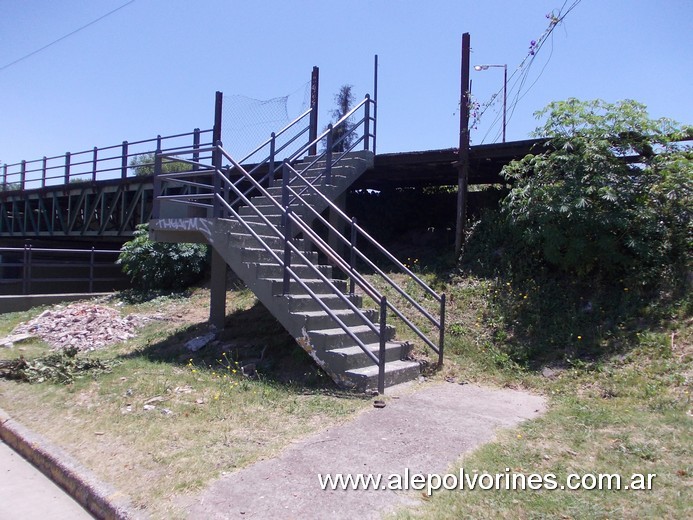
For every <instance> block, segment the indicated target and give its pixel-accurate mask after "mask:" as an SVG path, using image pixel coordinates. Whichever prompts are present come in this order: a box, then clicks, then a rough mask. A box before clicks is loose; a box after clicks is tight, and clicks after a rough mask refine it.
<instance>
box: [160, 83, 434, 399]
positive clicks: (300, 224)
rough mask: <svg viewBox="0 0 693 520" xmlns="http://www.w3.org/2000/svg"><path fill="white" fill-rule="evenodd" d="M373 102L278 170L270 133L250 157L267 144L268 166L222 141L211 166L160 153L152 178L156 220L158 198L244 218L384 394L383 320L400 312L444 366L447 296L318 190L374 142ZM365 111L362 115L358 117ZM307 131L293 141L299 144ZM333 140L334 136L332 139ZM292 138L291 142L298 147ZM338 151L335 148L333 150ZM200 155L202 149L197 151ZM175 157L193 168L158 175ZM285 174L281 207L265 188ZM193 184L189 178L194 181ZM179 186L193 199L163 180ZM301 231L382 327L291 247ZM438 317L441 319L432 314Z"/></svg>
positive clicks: (364, 104)
mask: <svg viewBox="0 0 693 520" xmlns="http://www.w3.org/2000/svg"><path fill="white" fill-rule="evenodd" d="M372 105H374V102H373V101H372V100H371V99H370V98H369V97H368V96H366V97H365V99H364V100H363V101H361V102H360V103H359V104H358V105H357V106H356V107H354V108H353V109H352V110H351V111H350V112H349V113H348V114H346V115H345V116H344V117H343V118H341V119H340V120H339V121H337V122H336V123H335V124H334V125H330V126H328V128H327V130H325V131H324V132H323V133H322V134H320V135H319V136H318V137H317V138H316V139H315V140H313V141H310V142H306V143H305V144H304V145H303V146H300V147H299V148H298V149H297V150H296V151H295V152H294V153H293V154H292V155H290V156H289V157H288V158H285V159H284V160H283V161H282V163H281V166H280V167H276V152H277V151H276V149H275V148H274V146H273V145H274V142H275V138H276V134H273V135H272V136H271V137H270V139H268V140H267V141H266V142H265V143H263V145H261V146H260V147H258V149H256V150H255V151H254V152H253V153H257V151H258V150H259V149H261V148H262V147H263V146H267V147H268V148H269V150H270V153H269V155H268V157H267V159H266V160H265V161H263V162H262V163H260V164H258V165H255V166H254V167H253V169H251V170H249V171H247V170H246V169H245V167H244V166H243V165H242V164H241V161H236V160H235V159H234V158H233V157H232V156H231V155H229V154H228V152H226V151H225V150H224V148H223V147H222V146H221V143H217V145H216V146H213V147H209V148H208V149H204V150H202V152H203V153H211V155H212V157H213V163H215V164H212V165H209V164H206V163H203V162H200V161H198V160H195V159H188V158H186V157H185V156H186V155H189V154H190V153H191V150H188V151H179V153H178V154H176V155H170V154H166V153H164V152H160V153H157V172H158V173H157V174H156V176H155V211H154V218H156V217H157V216H158V211H159V207H160V201H162V200H167V201H170V202H177V203H182V204H186V205H193V206H198V207H203V208H207V209H208V210H211V215H212V216H213V217H215V218H217V217H220V218H232V219H234V220H237V221H239V222H240V223H241V224H242V225H243V227H244V228H245V229H246V231H248V233H249V234H251V235H252V236H253V237H254V238H255V239H256V240H257V241H258V243H259V244H260V245H261V246H262V247H263V248H264V249H265V250H266V251H267V252H268V253H269V254H270V256H271V257H272V258H273V260H274V261H275V262H276V264H277V265H279V266H281V267H282V269H283V273H284V290H285V292H286V291H288V287H289V284H290V281H291V280H294V281H295V282H296V283H297V284H298V285H300V286H301V287H302V289H303V290H304V291H306V293H308V294H309V295H310V296H311V297H312V298H314V299H315V300H316V301H318V303H319V304H320V306H321V308H322V309H323V310H324V311H325V312H326V313H327V314H328V315H329V316H330V317H331V318H332V319H333V320H334V322H335V323H336V324H337V325H338V326H339V327H340V328H341V329H342V330H344V332H345V333H346V334H347V335H348V336H349V337H350V338H351V339H352V340H354V341H355V342H356V344H357V345H358V346H359V347H360V348H361V349H362V350H363V351H364V352H365V354H366V355H367V356H368V357H369V358H370V359H371V360H372V361H373V362H374V363H375V364H377V365H378V367H379V377H378V386H379V390H380V391H383V390H384V371H385V356H384V349H385V340H386V326H387V323H386V320H387V311H388V309H389V310H390V311H391V312H393V313H394V314H395V316H397V317H398V318H399V319H400V320H402V321H403V323H404V324H405V325H406V326H407V327H409V328H410V329H411V330H412V331H413V332H414V333H415V334H416V335H417V336H418V337H419V338H421V340H422V341H423V342H424V343H425V344H426V345H427V346H428V347H430V348H431V349H432V350H433V351H434V352H435V353H436V354H437V355H438V363H439V364H442V361H443V351H444V337H445V334H444V331H445V295H439V294H437V293H436V292H435V291H434V290H433V289H431V288H430V287H429V286H428V285H427V284H426V283H425V282H424V281H423V280H421V278H420V277H418V276H417V275H416V274H414V273H413V272H412V271H411V270H410V269H409V268H407V267H406V266H405V265H404V264H402V263H401V262H400V261H399V260H397V259H396V258H395V257H394V255H392V254H391V253H390V252H388V251H387V250H386V249H385V248H384V247H383V246H382V245H380V244H379V243H378V242H377V241H376V240H375V239H373V238H372V237H371V236H370V235H369V234H368V233H367V232H366V231H365V230H364V229H363V228H361V227H360V226H358V224H357V223H356V221H355V220H353V219H350V218H349V217H348V216H347V215H346V214H345V213H344V212H343V211H342V210H341V209H339V208H338V207H337V206H336V205H335V204H334V203H333V202H332V201H331V200H329V198H327V197H325V195H324V194H322V193H321V192H320V190H319V189H318V188H317V185H319V184H329V183H330V181H331V174H332V167H333V166H335V165H337V164H339V163H340V162H341V160H342V159H343V158H345V157H347V154H348V153H349V152H351V151H353V150H355V149H356V148H357V147H362V149H364V150H369V149H370V148H371V146H374V144H375V134H374V133H373V132H372V131H371V129H374V128H375V119H374V117H373V114H374V113H375V110H374V109H372ZM361 112H362V115H361ZM307 115H308V112H307V113H304V114H303V115H302V116H300V118H299V120H300V119H301V118H303V117H306V116H307ZM355 116H356V117H358V116H361V117H360V119H359V120H358V121H357V122H355V123H353V122H351V120H352V119H353V118H354V117H355ZM293 127H297V128H296V129H297V130H298V132H302V130H301V127H300V125H299V124H298V123H297V121H294V122H292V123H291V124H290V125H289V126H288V127H286V128H285V129H283V130H282V132H285V131H288V130H289V128H293ZM301 135H303V134H302V133H300V134H298V135H297V136H296V139H299V138H300V136H301ZM335 136H336V137H335ZM294 140H295V139H293V140H292V141H291V142H294ZM320 143H322V144H323V145H324V151H323V152H321V153H320V154H318V155H317V156H315V157H312V158H311V160H310V162H309V163H308V164H306V165H302V166H303V168H302V170H301V171H298V170H297V169H296V168H295V167H294V166H292V160H293V159H295V158H299V157H302V156H303V155H305V153H307V151H308V150H311V149H317V145H318V144H320ZM335 150H338V151H335ZM198 152H200V150H198ZM166 159H169V160H176V161H182V162H186V163H188V164H189V165H190V166H191V167H192V168H193V171H190V172H182V173H167V174H163V173H161V169H160V164H161V161H163V160H166ZM224 159H226V160H227V161H228V162H229V163H230V164H229V165H228V166H226V167H222V166H221V163H222V162H223V160H224ZM320 161H324V162H325V165H324V166H322V167H321V173H320V174H319V175H318V176H317V177H316V178H315V179H312V180H311V181H310V182H309V181H308V180H307V179H306V178H305V176H304V175H303V174H304V173H305V172H306V171H307V170H309V169H311V168H313V167H314V166H316V165H318V164H319V162H320ZM263 165H264V167H266V173H265V175H264V176H258V175H257V174H256V173H257V172H258V171H261V168H262V167H263ZM280 169H281V172H282V202H281V203H279V202H278V201H277V200H275V199H274V197H272V196H271V195H270V194H269V192H268V191H267V188H268V187H271V186H272V185H273V183H274V180H275V177H276V174H277V173H278V172H279V170H280ZM232 172H233V173H234V174H235V175H240V177H241V180H242V181H244V182H245V183H246V185H245V187H242V186H241V182H240V181H235V182H232V181H231V180H230V178H229V177H230V175H231V173H232ZM201 174H202V175H205V174H206V175H209V176H210V177H211V178H210V179H209V183H206V182H200V180H199V179H200V175H201ZM192 177H194V179H192V180H191V178H192ZM171 181H173V182H176V183H184V184H187V185H189V186H191V187H194V188H196V189H197V190H203V191H202V192H200V191H198V192H197V193H195V194H182V195H163V189H162V183H165V182H171ZM251 194H261V195H265V196H266V199H267V200H268V201H270V203H271V204H273V205H275V206H276V209H277V211H278V212H279V214H280V215H282V223H281V224H279V225H275V224H273V223H272V222H271V221H270V220H269V219H268V218H267V217H266V216H265V215H264V214H263V213H262V212H261V211H260V210H259V209H258V208H256V207H254V206H253V204H252V203H251V200H250V196H251ZM306 195H310V196H316V195H317V196H318V197H319V198H321V199H322V202H323V203H324V204H325V205H326V206H327V207H329V208H330V210H331V211H332V212H333V213H334V214H335V215H337V216H338V217H339V218H340V219H341V220H344V221H346V223H347V224H348V225H349V229H350V239H346V237H344V236H343V235H342V234H341V233H340V232H339V231H337V229H336V228H335V227H334V226H333V225H332V224H330V223H329V222H328V221H327V220H326V219H325V218H323V217H322V216H321V215H320V214H319V212H317V211H316V210H315V208H314V207H313V206H312V205H311V204H310V203H309V202H308V201H307V200H306V198H305V196H306ZM240 205H246V206H248V207H249V208H251V209H252V210H253V212H254V213H255V214H256V215H257V216H258V217H259V218H260V220H261V221H262V222H263V223H264V224H266V225H267V226H268V229H269V233H270V234H271V235H272V236H276V237H278V238H280V239H281V240H282V241H283V242H284V252H283V255H281V256H280V255H278V254H277V252H275V251H274V250H272V248H271V247H270V246H269V245H268V244H267V242H266V241H265V240H264V239H263V237H262V236H260V235H259V234H258V233H257V232H256V231H255V230H254V229H253V228H252V226H250V225H249V224H248V223H247V222H246V221H245V220H244V219H243V218H242V216H241V215H240V214H239V213H238V206H240ZM297 205H299V206H300V207H304V208H306V210H307V211H308V212H312V217H313V218H311V220H313V219H318V220H319V221H320V222H321V223H322V224H323V225H324V226H326V227H327V229H328V230H329V231H330V232H331V233H333V234H334V235H335V236H338V237H340V240H341V241H342V242H343V243H344V245H346V246H347V247H348V250H349V260H348V261H347V260H345V259H344V258H342V256H340V255H339V254H338V253H337V252H336V251H335V250H334V249H333V248H332V247H331V246H330V245H329V244H328V243H327V242H326V241H325V240H324V239H322V238H321V237H320V236H319V235H318V234H317V233H316V232H315V231H314V230H313V229H312V227H311V226H310V224H309V223H308V222H306V221H305V220H304V219H303V218H301V216H300V215H298V214H297V213H296V212H295V210H293V209H292V208H294V207H296V206H297ZM299 233H302V234H303V237H304V239H305V240H307V241H310V242H311V243H312V244H313V246H314V247H315V248H316V249H317V250H318V251H320V252H321V253H323V254H324V255H325V256H326V257H327V258H328V259H329V261H330V264H331V265H332V266H333V267H335V268H337V269H339V270H341V271H342V272H343V273H344V274H345V275H346V276H347V278H348V279H349V293H350V294H354V291H355V289H356V288H357V287H358V288H360V289H361V290H363V292H364V293H365V294H366V295H368V296H369V297H370V298H372V299H373V300H374V301H375V302H376V304H377V305H379V307H380V312H379V316H380V319H379V325H378V326H376V325H375V324H374V323H372V322H371V320H370V319H368V318H367V317H366V316H365V315H364V314H363V313H362V312H361V310H360V309H359V308H358V307H357V306H355V305H354V304H353V303H352V302H351V300H350V299H349V298H348V297H347V296H346V295H344V294H342V292H341V291H340V290H339V288H338V287H337V286H336V285H335V284H334V283H333V281H332V280H329V279H328V278H327V277H326V276H325V275H324V274H323V273H322V272H320V270H319V269H318V268H317V266H315V265H313V264H312V262H310V261H308V259H307V258H306V256H305V255H304V253H303V251H301V250H300V249H299V248H297V247H296V245H295V244H294V243H293V237H294V236H295V235H296V234H299ZM359 239H361V240H365V241H366V242H367V243H368V244H369V246H370V247H372V248H374V249H375V250H376V251H377V252H378V253H380V254H381V255H383V257H384V258H385V259H386V260H387V261H388V262H390V264H391V265H394V266H395V268H396V269H397V270H398V271H399V272H400V273H402V274H404V275H405V276H406V277H407V279H409V280H412V281H413V282H414V283H415V284H416V285H417V286H418V287H420V288H421V289H422V290H423V291H424V294H425V295H426V297H427V298H431V299H432V300H433V301H434V302H436V303H437V304H438V305H439V307H438V308H439V311H436V312H435V313H434V312H431V311H428V310H426V309H425V308H424V307H423V305H421V304H420V303H419V302H417V301H416V299H415V298H413V297H412V296H411V295H409V294H408V293H407V291H406V290H404V289H403V288H402V287H401V285H400V284H398V283H396V281H395V280H394V279H393V278H392V277H391V276H389V275H388V274H387V273H385V271H384V270H383V269H381V268H379V267H378V266H377V265H376V264H375V263H374V262H373V261H372V260H371V259H369V258H368V257H367V256H366V255H365V254H364V253H363V252H362V251H361V250H360V249H359V248H358V247H357V243H358V240H359ZM294 257H298V259H300V260H301V261H302V262H303V263H304V264H305V265H308V266H310V268H311V270H312V271H313V273H314V274H315V275H316V276H317V277H318V278H319V279H321V280H322V281H323V282H325V283H327V284H328V286H329V287H330V288H331V290H332V292H333V293H334V294H336V295H338V297H339V298H340V299H342V300H343V301H344V302H346V304H347V306H348V307H349V308H350V309H351V310H353V311H354V312H355V313H356V314H357V315H358V316H359V317H360V318H361V319H362V320H363V323H364V324H365V325H366V326H368V327H369V328H370V329H371V330H373V331H374V332H376V333H377V334H378V335H379V337H380V351H379V355H377V356H376V355H375V354H373V353H372V352H371V351H370V350H369V349H368V348H367V347H366V345H365V344H364V343H363V342H362V341H361V340H360V339H359V338H358V337H357V336H356V335H355V334H354V333H353V332H351V330H350V329H349V327H348V326H346V325H345V324H344V322H343V321H342V320H341V319H340V318H339V317H338V316H336V315H335V314H334V312H333V311H332V310H331V309H329V308H328V307H327V305H325V304H324V303H323V302H322V301H320V299H319V298H318V297H317V296H316V295H315V294H314V293H313V291H312V290H311V289H310V288H309V287H308V286H307V285H306V284H305V283H304V282H303V280H301V279H300V277H299V276H298V275H297V274H296V273H295V271H294V270H293V269H292V267H291V266H292V258H294ZM357 259H358V260H360V261H362V262H364V263H365V264H366V265H367V266H368V267H369V268H370V269H372V270H373V272H374V273H376V274H377V275H378V276H379V277H381V278H382V279H383V280H384V282H385V284H386V285H387V286H390V287H392V288H394V290H395V292H396V293H397V294H398V295H399V296H400V297H402V298H403V299H404V301H405V302H406V303H407V304H408V305H409V306H410V307H411V308H412V309H413V310H414V311H415V312H416V313H418V314H419V315H421V316H422V317H423V318H424V319H425V320H427V321H428V322H430V323H431V324H432V325H433V326H434V328H435V329H437V331H438V334H437V335H436V337H435V340H434V339H431V338H430V337H429V335H428V334H426V333H424V332H423V331H422V330H421V329H420V327H418V326H417V325H416V324H415V323H414V322H413V321H412V320H411V319H409V318H408V317H407V314H406V312H405V311H404V310H403V309H402V308H400V306H398V305H396V304H395V303H394V302H392V301H389V300H388V298H387V297H386V296H385V295H384V294H382V293H381V291H379V290H378V289H377V288H376V287H375V286H374V285H373V284H372V283H371V282H370V281H369V280H368V279H367V278H366V277H364V276H363V275H362V274H361V273H360V272H359V271H358V269H357V265H356V263H357ZM434 314H437V316H434Z"/></svg>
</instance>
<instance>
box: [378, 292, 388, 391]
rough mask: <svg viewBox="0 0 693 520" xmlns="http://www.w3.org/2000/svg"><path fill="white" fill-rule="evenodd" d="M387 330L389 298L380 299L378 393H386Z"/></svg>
mask: <svg viewBox="0 0 693 520" xmlns="http://www.w3.org/2000/svg"><path fill="white" fill-rule="evenodd" d="M386 331H387V298H386V297H385V296H383V297H382V298H381V299H380V349H379V352H378V393H379V394H381V395H382V394H384V393H385V332H386Z"/></svg>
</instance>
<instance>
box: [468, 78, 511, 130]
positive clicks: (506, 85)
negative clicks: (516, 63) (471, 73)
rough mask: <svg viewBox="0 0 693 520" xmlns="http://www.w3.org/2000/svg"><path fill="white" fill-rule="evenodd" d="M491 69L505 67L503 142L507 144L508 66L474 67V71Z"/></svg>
mask: <svg viewBox="0 0 693 520" xmlns="http://www.w3.org/2000/svg"><path fill="white" fill-rule="evenodd" d="M489 67H503V142H505V114H506V109H507V103H508V65H507V64H505V65H474V70H476V71H480V70H488V69H489Z"/></svg>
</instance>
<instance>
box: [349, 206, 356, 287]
mask: <svg viewBox="0 0 693 520" xmlns="http://www.w3.org/2000/svg"><path fill="white" fill-rule="evenodd" d="M357 233H358V232H357V230H356V218H352V219H351V247H350V257H349V268H350V269H351V276H350V277H349V294H351V295H352V296H353V295H354V291H355V289H356V278H355V277H354V273H355V272H356V238H357V236H358V235H357Z"/></svg>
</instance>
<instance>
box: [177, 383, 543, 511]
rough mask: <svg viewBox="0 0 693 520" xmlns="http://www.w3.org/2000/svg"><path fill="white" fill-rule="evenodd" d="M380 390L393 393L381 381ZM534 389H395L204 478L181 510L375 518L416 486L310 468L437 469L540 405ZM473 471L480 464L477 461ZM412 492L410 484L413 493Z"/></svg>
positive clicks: (412, 498) (408, 497)
mask: <svg viewBox="0 0 693 520" xmlns="http://www.w3.org/2000/svg"><path fill="white" fill-rule="evenodd" d="M388 392H389V393H388V395H397V394H396V392H392V391H391V390H388ZM544 407H545V400H544V399H543V398H542V397H539V396H536V395H532V394H528V393H525V392H519V391H515V390H507V389H501V390H497V389H489V388H482V387H478V386H475V385H458V384H454V383H440V384H436V385H432V386H425V387H423V388H422V389H420V390H417V391H414V392H412V391H406V390H405V391H403V392H402V394H401V395H400V397H399V398H398V399H395V398H390V399H389V400H388V404H387V406H386V407H385V408H382V409H375V408H374V409H371V410H368V411H366V412H364V413H362V414H361V415H359V416H358V417H357V418H356V419H354V420H352V421H349V422H347V423H345V424H342V425H340V426H336V427H333V428H330V429H327V430H325V431H323V432H320V433H318V434H315V435H313V436H311V437H308V438H306V439H303V440H301V441H298V442H296V443H294V444H292V445H291V446H289V447H288V448H287V449H285V450H284V451H283V452H282V453H281V454H280V455H279V456H278V457H276V458H273V459H268V460H264V461H261V462H258V463H256V464H253V465H252V466H250V467H248V468H245V469H243V470H241V471H237V472H235V473H232V474H230V475H227V476H226V477H223V478H222V479H220V480H218V481H216V482H214V483H213V484H212V485H211V486H210V487H209V488H208V489H206V490H205V491H204V492H203V493H202V494H201V495H200V496H199V497H197V499H196V500H195V502H194V503H193V504H192V505H191V506H190V507H189V509H188V516H189V518H191V519H195V520H197V519H203V518H204V519H214V520H221V519H236V518H243V519H273V520H274V519H277V520H281V519H294V518H295V519H299V518H300V519H301V520H311V519H324V518H330V519H335V520H336V519H342V518H343V519H349V520H351V519H353V518H359V519H375V518H380V517H381V515H382V514H383V513H387V512H389V511H392V510H394V509H396V508H398V507H401V506H403V505H412V504H415V503H417V494H407V493H400V492H393V491H381V490H378V491H375V490H370V491H322V490H321V489H320V486H319V483H318V474H319V473H322V474H325V473H342V474H345V473H352V474H356V473H380V474H383V475H386V476H387V475H391V474H398V475H403V474H404V472H405V470H406V469H408V470H409V471H410V472H411V473H422V474H429V473H431V474H445V473H446V472H447V471H448V470H449V469H450V465H451V464H452V463H454V462H455V460H457V459H458V458H459V456H460V455H461V454H463V453H465V452H467V451H470V450H472V449H473V448H475V447H477V446H478V445H480V444H482V443H484V442H488V441H490V440H492V439H493V437H494V431H495V430H496V429H497V428H499V427H512V426H515V425H516V424H518V423H519V422H521V421H523V420H525V419H529V418H532V417H536V416H538V415H539V414H540V413H542V412H543V410H544ZM480 470H483V468H480ZM419 493H420V492H419Z"/></svg>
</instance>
